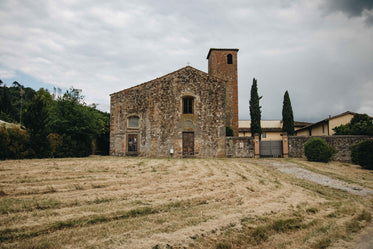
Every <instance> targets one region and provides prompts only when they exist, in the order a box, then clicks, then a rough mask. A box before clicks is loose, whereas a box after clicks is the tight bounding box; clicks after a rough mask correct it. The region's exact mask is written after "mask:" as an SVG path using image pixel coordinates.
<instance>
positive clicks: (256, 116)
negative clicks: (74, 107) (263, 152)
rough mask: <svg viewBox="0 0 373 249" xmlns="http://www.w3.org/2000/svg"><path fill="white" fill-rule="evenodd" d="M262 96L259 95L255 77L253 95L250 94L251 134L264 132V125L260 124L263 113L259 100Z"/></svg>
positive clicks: (252, 87) (252, 88)
mask: <svg viewBox="0 0 373 249" xmlns="http://www.w3.org/2000/svg"><path fill="white" fill-rule="evenodd" d="M261 98H262V97H259V95H258V87H257V83H256V79H255V78H254V79H253V84H252V86H251V96H250V102H249V103H250V106H249V109H250V118H251V128H250V129H251V136H254V135H255V133H258V134H259V137H260V135H261V134H262V127H261V126H260V119H261V113H262V111H261V110H260V108H261V106H260V105H259V100H260V99H261Z"/></svg>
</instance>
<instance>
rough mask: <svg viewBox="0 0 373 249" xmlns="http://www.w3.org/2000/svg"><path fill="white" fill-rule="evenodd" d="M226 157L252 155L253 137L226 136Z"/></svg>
mask: <svg viewBox="0 0 373 249" xmlns="http://www.w3.org/2000/svg"><path fill="white" fill-rule="evenodd" d="M225 144H226V147H225V151H226V155H227V157H254V138H252V137H227V138H226V142H225Z"/></svg>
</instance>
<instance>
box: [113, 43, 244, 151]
mask: <svg viewBox="0 0 373 249" xmlns="http://www.w3.org/2000/svg"><path fill="white" fill-rule="evenodd" d="M237 52H238V49H216V48H212V49H210V50H209V52H208V56H207V59H208V73H205V72H202V71H200V70H198V69H195V68H193V67H190V66H187V67H184V68H181V69H179V70H177V71H175V72H172V73H169V74H167V75H165V76H162V77H160V78H157V79H154V80H152V81H149V82H145V83H143V84H140V85H137V86H135V87H132V88H128V89H125V90H122V91H120V92H116V93H113V94H111V95H110V97H111V100H110V105H111V107H110V113H111V117H110V154H111V155H117V156H127V155H138V156H146V157H169V156H170V155H171V156H173V157H225V156H226V127H228V126H229V127H231V128H232V129H233V131H234V135H235V136H238V90H237Z"/></svg>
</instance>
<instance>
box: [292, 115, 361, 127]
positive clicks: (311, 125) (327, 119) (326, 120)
mask: <svg viewBox="0 0 373 249" xmlns="http://www.w3.org/2000/svg"><path fill="white" fill-rule="evenodd" d="M355 114H357V113H356V112H350V111H346V112H343V113H341V114H338V115H335V116H332V117H329V118H326V119H323V120H321V121H319V122H316V123H313V124H310V125H307V126H305V127H303V128H301V129H299V130H296V131H302V130H306V129H309V128H311V127H313V126H316V125H319V124H322V123H325V122H328V121H329V120H331V119H335V118H339V117H342V116H345V115H355Z"/></svg>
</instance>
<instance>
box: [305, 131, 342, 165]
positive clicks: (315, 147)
mask: <svg viewBox="0 0 373 249" xmlns="http://www.w3.org/2000/svg"><path fill="white" fill-rule="evenodd" d="M335 152H336V150H335V149H334V148H333V147H331V146H329V145H328V144H327V143H326V142H325V140H324V139H322V138H320V137H312V138H310V139H309V140H308V141H307V142H306V143H305V145H304V154H305V156H306V157H307V160H308V161H313V162H325V163H327V162H329V161H330V160H331V158H332V156H333V154H334V153H335Z"/></svg>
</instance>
